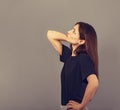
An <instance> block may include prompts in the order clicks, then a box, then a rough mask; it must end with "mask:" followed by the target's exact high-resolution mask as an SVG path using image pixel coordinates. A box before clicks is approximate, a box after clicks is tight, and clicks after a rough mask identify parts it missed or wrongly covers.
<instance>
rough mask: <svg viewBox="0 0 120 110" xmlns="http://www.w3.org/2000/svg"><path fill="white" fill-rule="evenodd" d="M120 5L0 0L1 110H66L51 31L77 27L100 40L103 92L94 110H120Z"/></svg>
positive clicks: (106, 0)
mask: <svg viewBox="0 0 120 110" xmlns="http://www.w3.org/2000/svg"><path fill="white" fill-rule="evenodd" d="M119 10H120V1H119V0H0V110H60V71H61V68H62V66H63V64H62V63H60V62H59V56H58V54H57V53H56V52H55V51H54V49H53V48H52V46H51V44H50V43H49V42H48V40H47V37H46V33H47V30H48V29H53V30H57V31H60V32H64V33H66V32H67V31H68V30H69V29H71V28H72V26H73V25H74V24H75V23H76V22H77V21H84V22H88V23H90V24H92V25H93V26H94V28H95V29H96V32H97V35H98V46H99V73H100V86H99V89H98V92H97V94H96V95H95V97H94V100H93V101H92V102H90V104H89V105H88V107H89V109H90V110H120V104H119V101H120V94H119V93H120V89H119V84H120V80H119V79H120V71H119V65H120V58H119V56H120V49H119V44H120V43H119V42H120V36H119V35H120V14H119Z"/></svg>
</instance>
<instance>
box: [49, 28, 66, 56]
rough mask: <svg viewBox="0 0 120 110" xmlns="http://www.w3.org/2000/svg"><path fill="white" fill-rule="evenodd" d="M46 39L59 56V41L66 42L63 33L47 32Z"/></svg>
mask: <svg viewBox="0 0 120 110" xmlns="http://www.w3.org/2000/svg"><path fill="white" fill-rule="evenodd" d="M47 37H48V40H49V41H50V43H51V44H52V46H53V47H54V49H55V50H56V51H57V52H58V53H59V54H60V55H61V54H62V43H61V41H67V36H66V35H65V34H63V33H60V32H57V31H52V30H48V32H47Z"/></svg>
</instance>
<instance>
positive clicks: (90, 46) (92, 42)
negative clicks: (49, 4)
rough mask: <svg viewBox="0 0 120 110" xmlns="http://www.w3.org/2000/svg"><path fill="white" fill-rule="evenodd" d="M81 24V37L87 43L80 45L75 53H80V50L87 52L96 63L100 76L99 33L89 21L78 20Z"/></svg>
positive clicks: (96, 69)
mask: <svg viewBox="0 0 120 110" xmlns="http://www.w3.org/2000/svg"><path fill="white" fill-rule="evenodd" d="M77 24H78V25H79V34H80V39H84V40H85V43H84V44H83V45H80V46H79V47H78V48H77V49H76V50H75V53H76V55H78V54H79V53H80V52H87V53H88V55H89V56H90V58H91V59H92V61H93V63H94V68H95V71H96V74H97V76H98V49H97V34H96V32H95V29H94V28H93V27H92V26H91V25H90V24H88V23H85V22H77V23H76V24H75V25H77Z"/></svg>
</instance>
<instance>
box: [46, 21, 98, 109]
mask: <svg viewBox="0 0 120 110" xmlns="http://www.w3.org/2000/svg"><path fill="white" fill-rule="evenodd" d="M47 36H48V39H49V41H50V42H51V44H52V46H53V47H54V48H55V50H56V51H57V52H58V53H59V55H60V61H61V62H63V63H64V66H63V69H62V71H61V105H62V110H63V109H64V110H85V108H86V105H87V104H88V103H89V101H90V100H91V99H92V98H93V96H94V95H95V92H96V90H97V88H98V84H99V82H98V52H97V35H96V32H95V30H94V28H93V27H92V26H91V25H90V24H88V23H84V22H77V23H76V24H75V25H74V27H73V29H71V30H70V31H68V33H67V34H63V33H60V32H57V31H52V30H48V32H47ZM61 41H66V42H68V43H70V48H68V47H67V46H65V45H63V44H62V42H61Z"/></svg>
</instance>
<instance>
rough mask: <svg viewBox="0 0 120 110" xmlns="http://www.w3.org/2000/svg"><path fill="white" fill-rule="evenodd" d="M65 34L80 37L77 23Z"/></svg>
mask: <svg viewBox="0 0 120 110" xmlns="http://www.w3.org/2000/svg"><path fill="white" fill-rule="evenodd" d="M67 36H68V37H71V38H76V39H80V37H79V25H78V24H77V25H75V26H74V27H73V28H72V29H71V30H69V31H68V33H67Z"/></svg>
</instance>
